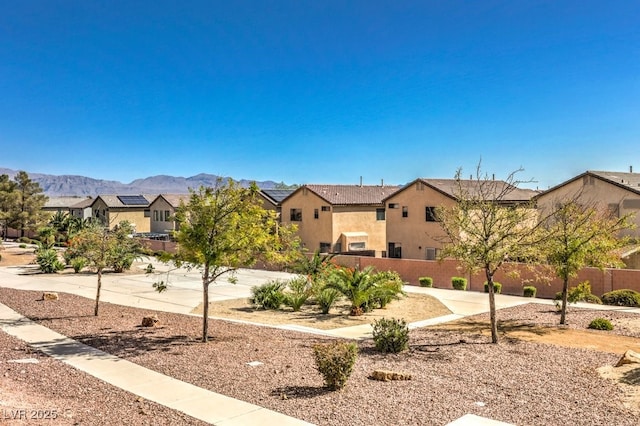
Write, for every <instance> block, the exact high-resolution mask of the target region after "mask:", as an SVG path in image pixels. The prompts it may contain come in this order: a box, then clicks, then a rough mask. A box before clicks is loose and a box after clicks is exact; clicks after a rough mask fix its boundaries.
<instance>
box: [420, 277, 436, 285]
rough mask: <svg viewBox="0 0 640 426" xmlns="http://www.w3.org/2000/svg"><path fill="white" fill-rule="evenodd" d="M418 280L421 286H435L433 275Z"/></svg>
mask: <svg viewBox="0 0 640 426" xmlns="http://www.w3.org/2000/svg"><path fill="white" fill-rule="evenodd" d="M418 281H419V282H420V287H433V278H431V277H420V278H418Z"/></svg>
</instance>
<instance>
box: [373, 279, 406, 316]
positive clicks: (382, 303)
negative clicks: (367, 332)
mask: <svg viewBox="0 0 640 426" xmlns="http://www.w3.org/2000/svg"><path fill="white" fill-rule="evenodd" d="M373 280H375V281H376V285H375V286H374V287H373V289H372V290H371V297H370V299H369V301H368V302H367V308H368V309H365V311H368V310H371V309H373V308H374V307H375V306H374V305H377V306H378V307H379V308H380V309H384V308H385V307H386V306H387V304H388V303H389V302H391V301H392V300H398V299H400V296H404V295H405V293H404V291H402V286H403V284H404V283H403V282H402V278H400V275H399V274H398V273H397V272H395V271H383V272H378V273H377V274H375V276H374V277H373Z"/></svg>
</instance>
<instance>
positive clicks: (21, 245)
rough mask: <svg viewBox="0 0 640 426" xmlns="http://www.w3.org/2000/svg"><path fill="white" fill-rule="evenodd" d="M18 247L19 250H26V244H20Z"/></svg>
mask: <svg viewBox="0 0 640 426" xmlns="http://www.w3.org/2000/svg"><path fill="white" fill-rule="evenodd" d="M18 247H20V248H21V249H24V248H27V245H26V244H24V243H22V244H20V245H19V246H18Z"/></svg>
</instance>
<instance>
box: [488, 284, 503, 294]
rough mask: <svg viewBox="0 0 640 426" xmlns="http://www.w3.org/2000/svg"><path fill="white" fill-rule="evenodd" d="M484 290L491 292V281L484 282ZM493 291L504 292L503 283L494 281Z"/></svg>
mask: <svg viewBox="0 0 640 426" xmlns="http://www.w3.org/2000/svg"><path fill="white" fill-rule="evenodd" d="M484 292H485V293H489V283H488V282H486V281H485V282H484ZM493 292H494V293H495V294H500V293H501V292H502V284H500V283H499V282H497V281H494V282H493Z"/></svg>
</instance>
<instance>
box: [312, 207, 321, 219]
mask: <svg viewBox="0 0 640 426" xmlns="http://www.w3.org/2000/svg"><path fill="white" fill-rule="evenodd" d="M319 216H320V215H319V213H318V209H313V218H314V219H317V218H318V217H319Z"/></svg>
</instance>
